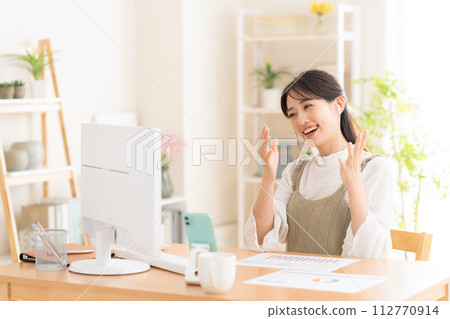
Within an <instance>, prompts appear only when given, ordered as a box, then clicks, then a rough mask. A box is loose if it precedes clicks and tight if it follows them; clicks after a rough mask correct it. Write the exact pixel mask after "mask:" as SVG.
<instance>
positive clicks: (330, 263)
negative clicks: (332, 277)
mask: <svg viewBox="0 0 450 319" xmlns="http://www.w3.org/2000/svg"><path fill="white" fill-rule="evenodd" d="M357 261H358V260H357V259H346V258H332V257H315V256H304V255H286V254H271V253H261V254H258V255H254V256H252V257H249V258H245V259H241V260H239V261H237V264H238V265H242V266H254V267H268V268H279V269H294V270H306V271H321V272H331V271H334V270H337V269H340V268H343V267H345V266H347V265H350V264H352V263H354V262H357Z"/></svg>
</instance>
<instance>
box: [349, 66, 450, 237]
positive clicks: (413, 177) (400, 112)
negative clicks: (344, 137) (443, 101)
mask: <svg viewBox="0 0 450 319" xmlns="http://www.w3.org/2000/svg"><path fill="white" fill-rule="evenodd" d="M356 82H357V83H367V82H368V83H371V84H373V85H374V87H375V91H374V92H372V93H371V94H370V97H371V101H370V105H369V106H368V107H367V108H359V111H360V112H361V115H360V116H359V117H357V118H356V119H357V123H359V124H360V126H361V127H362V128H363V129H364V130H366V129H368V130H369V132H370V137H369V140H368V142H369V145H370V147H371V148H372V149H373V150H374V151H375V152H377V153H380V154H383V155H384V156H386V157H388V158H391V159H392V160H393V161H394V163H395V166H396V174H397V176H396V177H397V186H398V191H399V194H400V202H399V206H400V207H396V209H395V213H396V215H397V217H398V219H399V220H398V222H399V226H400V228H401V229H404V230H408V229H410V230H413V231H416V232H418V231H419V230H420V226H419V216H420V214H421V212H422V207H421V206H420V204H421V203H422V201H423V197H424V196H426V195H428V194H433V195H437V197H438V198H436V199H439V197H440V198H443V197H445V196H446V194H447V191H448V188H449V186H448V185H444V184H443V183H441V180H440V173H441V172H442V171H441V169H440V168H439V167H436V161H434V162H433V165H429V164H428V165H426V161H427V160H430V158H431V156H432V155H433V153H435V151H436V150H433V149H432V143H429V141H428V140H427V137H426V134H425V132H424V131H423V129H422V127H421V122H422V120H421V119H420V112H419V111H420V109H419V106H418V105H416V104H414V103H412V102H411V98H410V97H409V96H408V94H407V91H406V88H405V85H404V83H402V82H401V81H400V80H399V79H398V78H397V77H396V76H395V75H394V74H393V73H392V72H385V74H384V75H383V76H381V77H377V76H372V77H371V78H369V79H360V80H357V81H356ZM432 169H435V170H437V172H438V173H435V172H433V171H432ZM432 189H434V190H435V191H434V192H433V191H431V190H432Z"/></svg>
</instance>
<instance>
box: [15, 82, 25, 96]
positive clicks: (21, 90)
mask: <svg viewBox="0 0 450 319" xmlns="http://www.w3.org/2000/svg"><path fill="white" fill-rule="evenodd" d="M24 97H25V85H21V86H15V87H14V98H15V99H23V98H24Z"/></svg>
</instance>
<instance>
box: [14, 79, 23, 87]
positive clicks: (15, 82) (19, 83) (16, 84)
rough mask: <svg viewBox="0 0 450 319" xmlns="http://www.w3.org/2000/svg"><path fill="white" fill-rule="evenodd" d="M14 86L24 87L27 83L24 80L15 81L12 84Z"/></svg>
mask: <svg viewBox="0 0 450 319" xmlns="http://www.w3.org/2000/svg"><path fill="white" fill-rule="evenodd" d="M11 84H12V85H13V86H24V85H25V83H24V82H23V81H22V80H15V81H14V82H12V83H11Z"/></svg>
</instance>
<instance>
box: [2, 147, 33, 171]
mask: <svg viewBox="0 0 450 319" xmlns="http://www.w3.org/2000/svg"><path fill="white" fill-rule="evenodd" d="M4 155H5V164H6V170H7V171H8V172H14V171H22V170H24V169H26V168H27V166H28V153H27V151H25V150H9V151H4Z"/></svg>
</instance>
